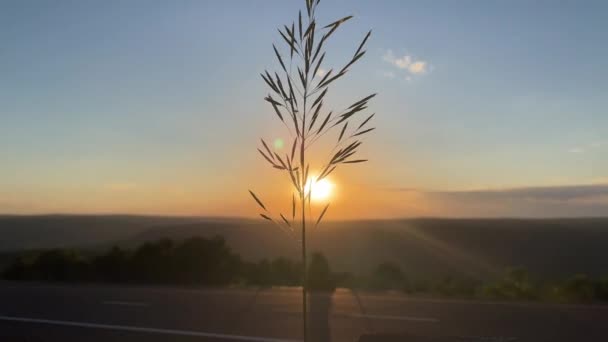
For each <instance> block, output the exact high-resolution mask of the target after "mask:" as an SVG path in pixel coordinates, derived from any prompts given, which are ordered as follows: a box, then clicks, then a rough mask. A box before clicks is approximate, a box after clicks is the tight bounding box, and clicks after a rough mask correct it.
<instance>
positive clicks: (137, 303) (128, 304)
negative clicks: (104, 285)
mask: <svg viewBox="0 0 608 342" xmlns="http://www.w3.org/2000/svg"><path fill="white" fill-rule="evenodd" d="M102 304H104V305H122V306H140V307H144V306H149V305H148V303H143V302H121V301H117V300H107V301H105V302H102Z"/></svg>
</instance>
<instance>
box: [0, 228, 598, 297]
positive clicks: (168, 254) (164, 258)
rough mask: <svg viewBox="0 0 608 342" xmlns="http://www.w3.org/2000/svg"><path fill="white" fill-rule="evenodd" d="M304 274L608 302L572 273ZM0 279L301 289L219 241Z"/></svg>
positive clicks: (460, 293)
mask: <svg viewBox="0 0 608 342" xmlns="http://www.w3.org/2000/svg"><path fill="white" fill-rule="evenodd" d="M308 269H309V271H308V277H307V283H306V284H307V288H308V289H309V290H311V291H333V290H334V289H335V288H336V287H346V288H353V289H362V290H368V291H386V290H396V291H403V292H405V293H408V294H415V295H434V296H443V297H456V298H478V299H493V300H546V301H558V302H594V301H608V277H603V278H597V277H591V276H589V275H586V274H576V275H574V276H572V277H569V278H565V279H562V280H546V279H545V280H544V281H541V280H538V279H537V278H535V277H532V276H531V275H530V274H529V273H528V271H527V270H526V269H524V268H521V267H516V268H509V269H507V270H506V271H505V272H504V274H502V275H500V276H497V277H494V278H490V279H475V278H472V277H469V276H463V275H447V276H443V277H434V278H426V277H423V276H421V275H420V274H418V273H416V272H405V271H404V270H402V268H401V266H400V265H399V264H398V263H394V262H384V263H381V264H379V265H377V266H376V267H374V268H373V269H372V270H371V272H370V273H369V274H367V275H356V274H352V273H348V272H341V273H335V272H332V270H331V268H330V264H329V261H328V260H327V258H326V257H325V256H324V255H323V254H321V253H314V254H313V255H312V258H311V259H310V261H309V266H308ZM2 275H3V277H4V278H5V279H9V280H35V281H56V282H108V283H138V284H175V285H201V286H227V285H245V286H262V287H265V286H300V285H301V284H302V264H301V263H299V262H295V261H293V260H290V259H287V258H283V257H279V258H276V259H272V260H268V259H262V260H260V261H258V262H248V261H243V260H241V258H240V256H239V255H237V254H235V253H233V252H232V250H231V249H230V247H229V246H228V244H227V243H226V242H225V240H224V239H223V238H221V237H213V238H208V239H207V238H201V237H193V238H189V239H186V240H183V241H181V242H175V241H173V240H169V239H161V240H158V241H155V242H147V243H144V244H142V245H140V246H139V247H138V248H136V249H134V250H125V249H121V248H118V247H113V248H111V249H110V250H108V251H107V252H105V253H103V254H99V255H92V254H86V253H84V252H80V251H77V250H73V249H52V250H46V251H42V252H32V251H30V252H25V253H23V254H22V255H21V256H19V257H16V258H15V260H14V261H13V262H12V263H11V264H10V266H9V267H8V268H7V269H6V270H5V272H4V273H3V274H2Z"/></svg>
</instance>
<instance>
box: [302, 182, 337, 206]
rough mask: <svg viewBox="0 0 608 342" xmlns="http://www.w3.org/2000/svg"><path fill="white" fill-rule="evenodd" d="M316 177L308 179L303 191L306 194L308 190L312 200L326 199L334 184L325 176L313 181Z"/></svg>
mask: <svg viewBox="0 0 608 342" xmlns="http://www.w3.org/2000/svg"><path fill="white" fill-rule="evenodd" d="M315 178H316V177H312V178H309V179H308V182H306V186H304V192H305V193H306V194H308V191H310V198H311V199H312V200H313V201H324V200H327V199H328V198H329V197H330V196H331V193H332V191H333V188H334V184H333V183H332V182H330V181H329V180H328V179H327V178H323V179H321V180H320V181H318V182H315V181H313V179H315Z"/></svg>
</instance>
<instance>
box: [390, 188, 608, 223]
mask: <svg viewBox="0 0 608 342" xmlns="http://www.w3.org/2000/svg"><path fill="white" fill-rule="evenodd" d="M601 180H605V179H601ZM387 190H389V191H397V192H403V193H404V194H408V196H409V195H411V194H412V193H415V194H417V195H418V197H419V198H422V199H425V200H426V201H427V202H428V203H429V204H430V206H431V207H433V208H436V212H437V213H436V214H437V215H439V216H535V217H560V216H605V215H606V213H608V182H600V183H597V182H593V183H592V184H579V185H563V186H533V187H521V188H507V189H479V190H463V191H441V190H425V189H412V188H390V189H387Z"/></svg>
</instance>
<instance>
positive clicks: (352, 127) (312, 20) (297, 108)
mask: <svg viewBox="0 0 608 342" xmlns="http://www.w3.org/2000/svg"><path fill="white" fill-rule="evenodd" d="M319 2H320V0H306V12H305V14H304V15H303V14H302V11H300V12H299V13H298V18H297V20H295V21H292V23H291V24H288V25H284V26H283V27H282V28H279V34H280V37H281V40H282V41H283V43H285V44H284V46H285V48H284V49H279V48H277V47H276V45H274V44H273V46H272V47H273V50H274V54H275V56H276V58H277V61H278V63H279V66H280V67H279V68H278V70H277V71H276V72H274V73H270V72H268V71H265V72H264V73H262V74H261V76H262V79H263V80H264V82H265V83H266V85H267V86H268V87H269V88H270V93H269V94H268V95H267V96H266V97H265V100H266V101H267V102H268V103H269V104H270V106H271V107H272V109H273V111H274V113H275V114H276V116H277V118H278V119H279V120H280V121H281V122H282V123H283V124H284V126H285V127H286V129H287V131H288V132H289V135H290V136H291V138H292V140H293V141H292V142H291V149H290V153H289V152H288V153H286V154H285V155H279V153H278V152H277V151H272V150H271V149H270V147H269V145H268V144H267V143H266V141H265V140H264V139H261V146H260V147H259V148H258V152H259V153H260V155H261V156H262V157H263V158H264V160H265V161H266V162H268V164H269V165H270V166H271V167H273V168H274V169H276V170H279V171H280V172H281V173H283V174H286V175H287V176H288V177H289V179H290V180H291V183H292V184H293V188H294V193H293V195H292V198H291V204H292V206H291V209H292V210H291V218H288V216H289V215H288V214H287V215H284V214H283V213H278V215H277V214H276V213H275V214H272V213H271V212H270V210H269V209H268V208H267V207H266V206H265V205H264V203H263V202H262V200H261V199H260V197H258V196H257V195H256V194H255V193H254V192H253V191H251V190H250V191H249V192H250V194H251V196H252V197H253V198H254V200H255V201H256V202H257V204H258V205H259V206H260V208H261V209H262V210H263V212H262V213H260V216H261V217H262V218H264V219H266V220H268V221H272V222H274V223H275V224H276V225H277V226H279V227H280V228H281V229H283V230H285V231H287V232H288V233H289V234H293V235H296V234H297V232H296V231H295V227H294V226H295V225H296V197H297V202H298V203H297V204H299V205H298V207H299V208H300V213H299V214H300V215H301V221H300V229H301V231H300V236H301V240H300V242H301V249H302V265H303V267H302V278H303V284H306V283H307V281H306V278H307V267H306V260H307V259H306V205H308V206H309V208H310V199H311V191H312V186H308V187H307V186H306V185H307V184H309V182H319V181H321V180H322V179H324V178H325V177H327V176H328V175H329V174H331V173H332V172H334V170H335V169H336V168H337V167H338V166H339V165H344V164H356V163H362V162H365V161H367V160H366V159H355V154H356V153H357V151H358V148H359V147H360V146H361V144H362V141H361V140H360V139H361V137H362V136H363V135H365V134H367V133H369V132H371V131H372V130H374V129H375V128H373V127H371V128H370V127H369V123H370V121H371V119H372V118H373V117H374V115H375V114H371V115H370V114H368V115H366V116H365V117H363V118H361V120H359V121H358V122H357V123H356V124H355V123H352V122H353V120H354V119H355V118H357V117H358V115H356V114H358V113H363V112H364V111H365V110H366V109H367V106H368V103H369V101H370V100H371V99H372V98H373V97H374V96H375V95H376V94H371V95H368V96H366V97H363V98H362V99H360V100H358V101H356V102H354V103H353V104H352V105H351V106H349V107H347V108H346V109H344V110H342V111H332V110H329V111H328V110H326V108H325V106H324V104H325V103H326V99H327V97H326V95H327V93H328V90H329V86H330V85H332V84H334V82H335V81H337V80H338V79H341V78H343V77H344V75H346V74H347V72H348V71H349V68H350V67H351V66H353V65H354V64H355V63H356V62H357V61H358V60H360V59H361V57H363V56H364V55H365V50H364V47H365V44H366V42H367V40H368V39H369V37H370V35H371V31H369V32H368V33H367V34H366V35H365V37H364V38H363V40H362V42H361V43H360V44H359V45H358V47H357V49H356V50H355V52H354V54H353V56H352V58H350V60H349V61H348V62H346V63H345V64H344V65H343V66H342V67H341V68H339V69H335V70H334V69H333V68H329V70H328V71H327V72H321V73H320V72H319V71H321V70H323V68H322V67H323V66H324V64H323V62H324V59H325V47H326V46H327V43H328V42H329V39H330V37H331V36H332V35H333V34H334V33H335V32H336V30H337V29H338V28H339V27H340V26H341V25H342V24H344V23H345V22H346V21H348V20H350V19H351V18H352V16H346V17H344V18H341V19H339V20H336V21H334V22H332V23H330V24H328V25H325V26H323V25H320V24H318V23H317V20H316V16H315V15H316V12H317V9H318V6H319ZM330 132H333V133H335V135H336V137H335V140H334V141H335V146H334V148H333V149H331V151H330V152H329V155H330V156H332V157H331V158H329V160H328V161H327V162H326V163H324V164H323V165H322V166H321V167H320V169H319V170H320V172H319V174H318V175H316V176H314V177H313V176H312V175H311V174H309V171H310V170H311V168H310V164H309V162H308V161H309V159H310V158H309V156H308V154H309V153H310V150H309V149H310V147H311V146H313V144H315V143H316V142H317V141H318V140H319V139H320V138H321V137H323V136H325V135H326V134H327V133H330ZM326 138H330V137H326ZM307 152H308V153H307ZM313 170H314V168H313ZM306 189H307V190H306ZM296 195H297V196H296ZM328 207H329V203H327V204H326V205H325V206H324V208H323V210H322V211H321V213H320V215H319V216H318V218H317V219H316V220H315V221H314V222H315V223H314V226H315V227H316V226H317V225H318V224H319V223H320V222H321V220H322V219H323V216H324V215H325V213H326V211H327V208H328ZM296 236H297V235H296ZM306 304H307V299H306V286H303V287H302V309H303V310H302V311H303V322H302V323H303V333H304V341H307V336H308V331H307V321H306V316H307V310H306Z"/></svg>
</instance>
